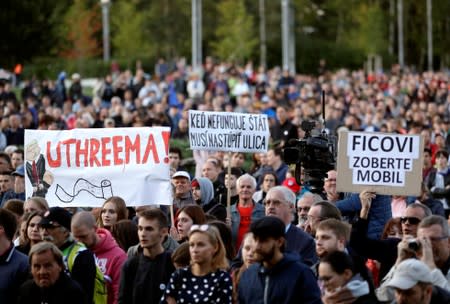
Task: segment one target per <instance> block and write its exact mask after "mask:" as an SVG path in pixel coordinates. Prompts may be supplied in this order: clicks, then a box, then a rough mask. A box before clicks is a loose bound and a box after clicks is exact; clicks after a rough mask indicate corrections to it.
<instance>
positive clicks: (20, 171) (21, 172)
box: [11, 165, 25, 177]
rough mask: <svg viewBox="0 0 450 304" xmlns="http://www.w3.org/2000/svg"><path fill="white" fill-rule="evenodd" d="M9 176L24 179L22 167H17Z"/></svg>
mask: <svg viewBox="0 0 450 304" xmlns="http://www.w3.org/2000/svg"><path fill="white" fill-rule="evenodd" d="M11 175H13V176H15V175H18V176H22V177H24V176H25V169H24V167H23V165H20V166H18V167H17V168H16V171H14V172H13V173H12V174H11Z"/></svg>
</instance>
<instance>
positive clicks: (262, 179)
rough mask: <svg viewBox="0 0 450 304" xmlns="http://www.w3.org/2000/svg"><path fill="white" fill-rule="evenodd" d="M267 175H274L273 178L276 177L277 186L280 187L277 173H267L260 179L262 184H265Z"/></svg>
mask: <svg viewBox="0 0 450 304" xmlns="http://www.w3.org/2000/svg"><path fill="white" fill-rule="evenodd" d="M267 175H272V176H273V177H275V185H279V184H278V177H277V174H276V172H275V171H268V172H265V173H264V174H263V175H262V176H261V179H260V181H261V183H263V182H264V179H265V178H266V176H267Z"/></svg>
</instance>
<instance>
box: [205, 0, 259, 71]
mask: <svg viewBox="0 0 450 304" xmlns="http://www.w3.org/2000/svg"><path fill="white" fill-rule="evenodd" d="M218 12H219V16H220V17H219V25H218V26H217V29H216V37H217V40H216V41H215V42H214V43H213V44H212V47H213V50H214V55H216V56H217V57H219V58H223V59H227V60H232V61H237V62H241V63H242V62H243V61H244V60H245V59H249V58H250V55H252V54H253V52H254V50H255V47H256V46H257V45H258V38H257V37H258V36H257V35H256V32H255V25H254V21H253V16H252V15H249V14H248V13H247V11H246V8H245V5H244V1H242V0H225V1H222V2H221V3H219V5H218Z"/></svg>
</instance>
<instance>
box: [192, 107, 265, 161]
mask: <svg viewBox="0 0 450 304" xmlns="http://www.w3.org/2000/svg"><path fill="white" fill-rule="evenodd" d="M269 136H270V130H269V121H268V118H267V115H264V114H245V113H230V112H207V111H193V110H191V111H189V143H190V147H191V149H192V150H210V151H229V152H251V153H258V152H267V149H268V147H269Z"/></svg>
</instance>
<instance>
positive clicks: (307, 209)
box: [297, 207, 311, 212]
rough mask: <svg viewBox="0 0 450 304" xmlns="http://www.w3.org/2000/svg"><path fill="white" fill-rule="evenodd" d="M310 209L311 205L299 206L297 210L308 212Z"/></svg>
mask: <svg viewBox="0 0 450 304" xmlns="http://www.w3.org/2000/svg"><path fill="white" fill-rule="evenodd" d="M309 209H311V207H297V212H302V211H305V212H308V211H309Z"/></svg>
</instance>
